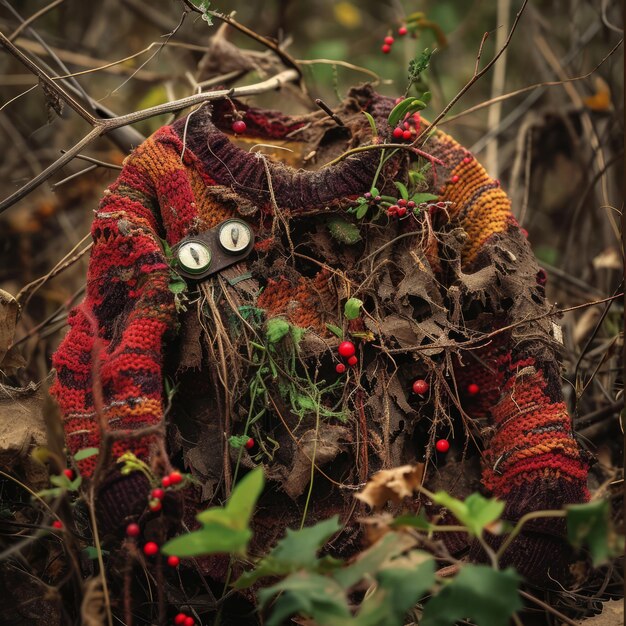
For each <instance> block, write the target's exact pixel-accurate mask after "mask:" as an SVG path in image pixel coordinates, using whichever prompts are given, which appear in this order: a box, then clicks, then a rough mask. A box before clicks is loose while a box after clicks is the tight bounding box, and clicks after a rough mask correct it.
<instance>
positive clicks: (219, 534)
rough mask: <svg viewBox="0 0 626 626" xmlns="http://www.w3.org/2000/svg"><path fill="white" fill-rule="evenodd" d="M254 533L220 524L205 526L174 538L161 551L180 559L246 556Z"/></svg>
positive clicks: (246, 529)
mask: <svg viewBox="0 0 626 626" xmlns="http://www.w3.org/2000/svg"><path fill="white" fill-rule="evenodd" d="M251 538H252V531H251V530H250V529H248V528H244V529H233V528H227V527H225V526H223V525H222V524H220V523H208V524H204V525H203V526H202V528H201V529H200V530H194V531H193V532H190V533H186V534H184V535H180V536H178V537H174V539H171V540H170V541H168V542H167V543H166V544H165V545H163V547H162V548H161V551H162V552H163V553H164V554H166V555H174V556H180V557H191V556H203V555H208V554H232V553H234V554H242V555H243V554H245V552H246V547H247V545H248V542H249V541H250V539H251Z"/></svg>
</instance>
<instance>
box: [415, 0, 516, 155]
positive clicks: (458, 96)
mask: <svg viewBox="0 0 626 626" xmlns="http://www.w3.org/2000/svg"><path fill="white" fill-rule="evenodd" d="M527 4H528V0H524V2H523V3H522V6H521V8H520V10H519V11H518V12H517V15H516V16H515V20H514V21H513V26H511V30H510V31H509V35H508V37H507V38H506V41H505V42H504V45H503V46H502V48H500V50H498V52H497V53H496V54H495V55H494V57H493V58H492V59H491V61H489V63H487V65H485V67H483V69H482V70H480V72H476V71H475V70H474V75H473V76H472V77H471V78H470V79H469V81H468V82H467V83H466V84H465V85H464V86H463V87H462V88H461V91H459V93H457V94H456V96H454V98H452V100H450V102H448V104H447V105H446V106H445V107H444V109H443V111H441V113H439V115H437V117H435V119H434V120H433V121H432V122H431V124H430V126H427V127H426V128H425V129H424V130H423V131H422V132H421V134H420V135H419V136H418V137H417V139H416V140H415V141H414V142H413V143H418V142H419V141H420V140H421V139H422V138H423V137H425V136H426V135H427V134H428V133H429V132H430V131H431V130H432V128H433V127H434V126H436V125H437V124H438V123H439V120H441V119H443V118H444V117H445V116H446V113H448V111H449V110H450V109H451V108H452V107H453V106H454V105H455V104H456V103H457V102H458V101H459V100H460V99H461V98H462V97H463V95H464V94H465V93H466V92H467V91H468V90H469V89H470V88H471V87H472V85H473V84H474V83H475V82H476V81H477V80H479V79H480V78H481V77H482V76H483V75H484V74H486V73H487V72H488V71H489V70H490V69H491V68H492V67H493V65H494V64H495V62H496V61H497V60H498V59H499V58H500V57H501V56H502V54H503V53H504V51H505V50H506V49H507V48H508V47H509V44H510V43H511V39H512V37H513V33H514V32H515V30H516V29H517V25H518V23H519V21H520V18H521V17H522V14H523V13H524V9H525V8H526V5H527ZM482 44H483V42H481V48H480V49H481V50H482Z"/></svg>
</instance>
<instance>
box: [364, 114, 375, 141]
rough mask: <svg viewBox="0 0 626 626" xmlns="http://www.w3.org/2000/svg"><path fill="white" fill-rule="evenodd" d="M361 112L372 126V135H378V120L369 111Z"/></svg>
mask: <svg viewBox="0 0 626 626" xmlns="http://www.w3.org/2000/svg"><path fill="white" fill-rule="evenodd" d="M361 113H363V115H365V117H366V118H367V121H368V122H369V124H370V128H371V129H372V137H374V138H376V137H378V129H377V128H376V121H375V120H374V118H373V117H372V116H371V115H370V114H369V113H368V112H367V111H361Z"/></svg>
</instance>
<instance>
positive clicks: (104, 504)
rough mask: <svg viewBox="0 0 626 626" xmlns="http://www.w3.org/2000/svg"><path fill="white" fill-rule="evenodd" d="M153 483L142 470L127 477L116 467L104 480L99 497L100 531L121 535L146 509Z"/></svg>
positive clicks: (97, 498)
mask: <svg viewBox="0 0 626 626" xmlns="http://www.w3.org/2000/svg"><path fill="white" fill-rule="evenodd" d="M149 494H150V482H149V481H148V479H147V478H146V477H145V476H144V474H142V473H141V472H131V473H130V474H128V475H126V476H123V475H122V474H121V473H120V471H119V469H118V468H114V469H113V470H112V471H111V472H110V473H109V475H108V476H107V477H106V478H105V479H104V481H103V482H102V484H101V485H100V487H99V489H98V493H97V496H96V517H97V519H98V525H99V530H100V533H101V534H103V535H106V534H121V533H122V532H123V530H124V529H125V527H126V525H127V524H128V523H129V522H131V521H136V520H137V519H138V518H139V516H140V515H141V514H142V513H143V512H144V511H145V509H146V505H147V503H148V497H149Z"/></svg>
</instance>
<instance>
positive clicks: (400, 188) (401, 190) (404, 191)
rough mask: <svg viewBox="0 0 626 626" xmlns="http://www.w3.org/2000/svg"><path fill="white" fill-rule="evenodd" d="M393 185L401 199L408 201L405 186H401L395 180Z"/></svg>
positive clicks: (407, 192)
mask: <svg viewBox="0 0 626 626" xmlns="http://www.w3.org/2000/svg"><path fill="white" fill-rule="evenodd" d="M393 184H394V185H395V186H396V187H397V188H398V191H399V192H400V195H401V196H402V198H404V199H405V200H408V199H409V190H408V189H407V188H406V185H403V184H402V183H401V182H398V181H397V180H396V181H394V183H393Z"/></svg>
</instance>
